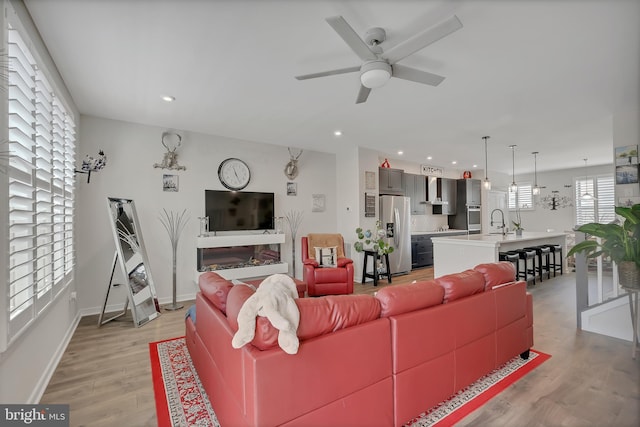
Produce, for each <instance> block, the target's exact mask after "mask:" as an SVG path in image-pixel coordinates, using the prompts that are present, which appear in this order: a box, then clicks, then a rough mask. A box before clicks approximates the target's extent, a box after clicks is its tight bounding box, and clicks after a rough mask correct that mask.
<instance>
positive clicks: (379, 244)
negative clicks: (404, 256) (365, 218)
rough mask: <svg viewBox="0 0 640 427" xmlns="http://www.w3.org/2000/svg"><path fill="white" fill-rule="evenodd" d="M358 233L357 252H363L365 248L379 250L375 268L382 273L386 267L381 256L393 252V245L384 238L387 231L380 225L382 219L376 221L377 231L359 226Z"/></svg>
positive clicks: (355, 244) (355, 245)
mask: <svg viewBox="0 0 640 427" xmlns="http://www.w3.org/2000/svg"><path fill="white" fill-rule="evenodd" d="M356 234H357V235H358V241H357V242H355V243H354V244H353V248H354V249H355V250H356V252H362V251H365V250H367V251H374V252H378V259H377V264H376V267H375V268H376V269H377V270H378V273H382V272H383V271H384V267H383V265H382V260H381V258H382V256H383V255H386V254H390V253H391V252H393V246H391V245H390V244H388V243H387V242H385V240H384V239H385V237H387V232H386V231H385V230H384V229H382V227H381V226H380V221H376V229H375V231H371V230H363V229H362V228H360V227H358V228H356Z"/></svg>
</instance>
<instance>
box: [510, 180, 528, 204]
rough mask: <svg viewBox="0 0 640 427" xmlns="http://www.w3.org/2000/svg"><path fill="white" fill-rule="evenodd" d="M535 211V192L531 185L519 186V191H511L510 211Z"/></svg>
mask: <svg viewBox="0 0 640 427" xmlns="http://www.w3.org/2000/svg"><path fill="white" fill-rule="evenodd" d="M516 207H517V209H533V190H532V187H531V184H529V183H523V184H518V191H517V192H516V193H513V192H511V191H509V209H510V210H516Z"/></svg>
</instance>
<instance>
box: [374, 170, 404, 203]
mask: <svg viewBox="0 0 640 427" xmlns="http://www.w3.org/2000/svg"><path fill="white" fill-rule="evenodd" d="M378 184H379V187H380V195H383V194H389V195H392V196H404V188H405V184H404V170H402V169H391V168H378Z"/></svg>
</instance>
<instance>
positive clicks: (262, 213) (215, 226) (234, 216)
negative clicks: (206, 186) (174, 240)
mask: <svg viewBox="0 0 640 427" xmlns="http://www.w3.org/2000/svg"><path fill="white" fill-rule="evenodd" d="M204 195H205V200H204V208H205V215H206V216H208V217H209V230H210V231H234V230H271V229H273V228H274V224H273V216H274V212H275V210H274V195H273V193H256V192H249V191H219V190H204Z"/></svg>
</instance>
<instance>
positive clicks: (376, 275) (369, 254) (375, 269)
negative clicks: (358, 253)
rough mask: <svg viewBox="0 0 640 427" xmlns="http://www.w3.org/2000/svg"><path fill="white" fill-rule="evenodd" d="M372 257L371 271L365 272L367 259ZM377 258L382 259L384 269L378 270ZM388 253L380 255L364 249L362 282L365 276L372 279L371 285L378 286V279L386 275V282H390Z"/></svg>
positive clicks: (364, 280)
mask: <svg viewBox="0 0 640 427" xmlns="http://www.w3.org/2000/svg"><path fill="white" fill-rule="evenodd" d="M369 257H372V258H373V272H372V273H367V259H369ZM378 259H384V264H385V265H384V267H385V268H384V271H382V272H379V271H378ZM389 266H390V264H389V254H384V255H380V254H378V252H377V251H367V250H365V251H364V264H363V266H362V284H364V283H365V282H366V281H367V278H371V279H373V286H378V279H380V278H384V277H385V276H386V278H387V281H388V283H391V268H390V267H389Z"/></svg>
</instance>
